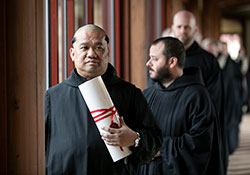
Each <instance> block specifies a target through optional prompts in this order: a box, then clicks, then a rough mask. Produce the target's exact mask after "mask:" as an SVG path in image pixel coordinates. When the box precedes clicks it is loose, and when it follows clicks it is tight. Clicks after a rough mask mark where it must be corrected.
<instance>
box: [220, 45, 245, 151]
mask: <svg viewBox="0 0 250 175" xmlns="http://www.w3.org/2000/svg"><path fill="white" fill-rule="evenodd" d="M218 44H219V51H220V53H219V55H218V62H219V65H220V68H221V69H222V71H223V80H224V85H225V87H227V88H225V90H224V93H225V96H224V97H225V109H226V110H225V113H226V116H227V126H228V127H227V133H228V151H229V154H232V153H233V152H234V151H235V150H236V148H237V147H238V144H239V125H240V122H241V117H242V107H243V87H242V74H241V69H240V65H239V64H237V63H236V62H235V61H233V60H232V58H231V57H230V55H229V54H228V51H227V44H226V43H224V42H219V43H218Z"/></svg>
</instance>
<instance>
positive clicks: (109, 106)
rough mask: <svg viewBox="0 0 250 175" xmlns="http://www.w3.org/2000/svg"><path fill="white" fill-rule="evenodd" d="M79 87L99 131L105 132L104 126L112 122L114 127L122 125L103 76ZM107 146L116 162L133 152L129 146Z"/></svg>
mask: <svg viewBox="0 0 250 175" xmlns="http://www.w3.org/2000/svg"><path fill="white" fill-rule="evenodd" d="M78 87H79V89H80V91H81V94H82V96H83V98H84V100H85V102H86V104H87V106H88V108H89V111H90V112H91V115H92V117H93V119H94V121H95V123H96V125H97V128H98V130H99V132H105V131H103V130H101V127H103V126H106V127H110V126H111V124H112V126H113V127H119V126H120V121H119V115H118V113H117V110H116V108H115V106H114V104H113V102H112V100H111V98H110V95H109V93H108V91H107V89H106V86H105V84H104V83H103V80H102V78H101V76H98V77H96V78H93V79H91V80H89V81H87V82H85V83H83V84H81V85H79V86H78ZM105 144H106V143H105ZM106 146H107V148H108V151H109V153H110V155H111V157H112V159H113V161H114V162H116V161H118V160H120V159H122V158H124V157H127V156H128V155H130V154H132V152H131V151H130V150H129V148H128V147H119V146H110V145H107V144H106Z"/></svg>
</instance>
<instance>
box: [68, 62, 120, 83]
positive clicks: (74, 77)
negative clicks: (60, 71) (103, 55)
mask: <svg viewBox="0 0 250 175" xmlns="http://www.w3.org/2000/svg"><path fill="white" fill-rule="evenodd" d="M102 79H103V81H104V83H105V85H110V84H115V83H117V82H120V81H121V79H119V78H118V77H117V73H116V70H115V68H114V67H113V66H112V65H111V64H110V63H108V68H107V70H106V72H105V73H104V74H103V75H102ZM86 81H88V80H86V79H85V78H84V77H82V76H80V75H79V74H78V73H77V71H76V68H75V69H73V70H72V72H71V76H70V77H69V78H67V79H66V80H65V81H64V83H66V84H68V85H70V86H74V87H78V86H79V85H80V84H82V83H84V82H86Z"/></svg>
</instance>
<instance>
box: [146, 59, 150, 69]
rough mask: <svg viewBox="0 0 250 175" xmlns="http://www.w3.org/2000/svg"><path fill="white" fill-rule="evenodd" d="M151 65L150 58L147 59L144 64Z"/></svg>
mask: <svg viewBox="0 0 250 175" xmlns="http://www.w3.org/2000/svg"><path fill="white" fill-rule="evenodd" d="M150 65H151V60H150V59H149V60H148V61H147V62H146V66H147V67H149V66H150Z"/></svg>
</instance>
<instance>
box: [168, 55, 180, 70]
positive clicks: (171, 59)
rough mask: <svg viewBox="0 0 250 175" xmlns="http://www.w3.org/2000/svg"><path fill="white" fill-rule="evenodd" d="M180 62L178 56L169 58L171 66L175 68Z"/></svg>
mask: <svg viewBox="0 0 250 175" xmlns="http://www.w3.org/2000/svg"><path fill="white" fill-rule="evenodd" d="M177 63H178V58H176V57H171V58H169V59H168V64H169V67H170V68H174V67H175V66H177Z"/></svg>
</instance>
